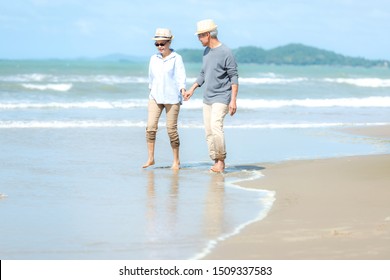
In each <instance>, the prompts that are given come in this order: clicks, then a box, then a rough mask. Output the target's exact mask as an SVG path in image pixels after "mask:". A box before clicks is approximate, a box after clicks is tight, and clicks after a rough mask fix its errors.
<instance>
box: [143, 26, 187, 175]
mask: <svg viewBox="0 0 390 280" xmlns="http://www.w3.org/2000/svg"><path fill="white" fill-rule="evenodd" d="M152 39H153V40H154V41H155V46H156V47H157V50H158V53H156V54H154V55H152V56H151V58H150V62H149V91H150V92H149V104H148V123H147V127H146V142H147V147H148V160H147V161H146V163H145V164H144V165H143V168H146V167H149V166H151V165H153V164H154V163H155V161H154V149H155V142H156V133H157V129H158V121H159V119H160V116H161V113H162V111H163V110H164V109H165V112H166V127H167V132H168V136H169V139H170V143H171V147H172V151H173V163H172V169H179V168H180V158H179V146H180V140H179V134H178V131H177V119H178V116H179V111H180V105H181V103H182V94H184V93H185V87H186V72H185V68H184V63H183V59H182V57H181V56H180V55H179V54H178V53H176V52H175V51H174V50H173V49H171V48H170V46H171V42H172V39H173V36H172V33H171V31H170V30H169V29H167V28H157V29H156V33H155V35H154V37H153V38H152Z"/></svg>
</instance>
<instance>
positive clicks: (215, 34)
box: [210, 28, 218, 38]
mask: <svg viewBox="0 0 390 280" xmlns="http://www.w3.org/2000/svg"><path fill="white" fill-rule="evenodd" d="M217 36H218V29H217V28H215V29H214V30H211V31H210V37H212V38H217Z"/></svg>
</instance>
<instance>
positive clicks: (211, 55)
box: [196, 44, 238, 105]
mask: <svg viewBox="0 0 390 280" xmlns="http://www.w3.org/2000/svg"><path fill="white" fill-rule="evenodd" d="M196 83H197V84H198V85H199V86H203V102H204V103H205V104H209V105H210V104H213V103H223V104H226V105H229V103H230V100H231V96H232V84H237V85H238V71H237V63H236V60H235V58H234V56H233V53H232V51H231V50H230V49H229V48H228V47H226V46H225V45H223V44H222V45H220V46H219V47H217V48H213V49H212V48H209V47H207V48H206V49H205V50H204V53H203V66H202V70H201V71H200V75H199V77H198V78H197V80H196Z"/></svg>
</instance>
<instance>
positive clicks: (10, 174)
mask: <svg viewBox="0 0 390 280" xmlns="http://www.w3.org/2000/svg"><path fill="white" fill-rule="evenodd" d="M200 66H201V65H200V64H186V70H187V76H188V79H187V81H188V85H191V84H192V82H193V81H195V78H196V76H197V73H198V71H199V69H200ZM239 73H240V90H239V100H238V112H237V114H236V115H235V116H234V117H230V116H228V117H227V118H226V122H225V128H226V130H225V132H226V141H227V149H228V158H227V169H226V172H225V173H224V174H211V173H210V172H209V171H208V169H209V167H210V165H211V162H210V160H209V158H208V155H207V147H206V143H205V139H204V132H203V125H202V111H201V109H202V92H201V89H198V91H197V92H196V93H195V95H194V96H193V97H192V99H191V100H190V101H188V102H184V103H183V105H182V107H181V112H180V119H179V133H180V137H181V163H182V167H183V168H182V169H181V170H179V171H178V172H175V171H172V170H171V169H170V168H169V166H170V164H171V161H172V155H171V148H170V146H169V140H168V137H167V135H166V129H165V124H164V122H165V117H164V115H163V116H162V118H161V123H160V130H159V132H158V136H157V137H158V140H157V145H156V166H155V167H153V168H150V169H147V170H143V169H142V168H141V166H142V164H143V163H144V162H145V161H146V156H147V151H146V143H145V125H146V116H147V96H148V85H147V62H145V63H129V62H108V61H87V60H85V61H84V60H80V61H64V60H51V61H0V135H1V136H0V167H1V168H0V220H1V226H0V228H1V230H0V258H1V259H191V258H200V257H202V256H204V255H205V254H207V253H208V252H209V251H210V250H212V248H213V246H215V244H216V243H217V242H219V241H220V240H223V239H225V238H227V237H229V236H230V235H233V234H236V233H238V232H239V231H240V229H242V228H243V227H244V226H245V225H247V224H249V223H251V222H253V221H257V220H261V219H262V218H264V217H265V216H266V215H267V212H268V211H269V209H270V208H271V207H272V203H273V201H274V199H275V194H274V193H273V192H271V191H269V190H249V189H244V188H241V187H239V182H240V181H243V180H253V179H255V178H259V177H261V176H262V174H261V171H262V169H263V167H261V163H262V162H277V161H283V160H290V159H307V158H323V157H334V156H348V155H360V154H379V153H388V152H389V151H390V145H389V144H390V143H389V141H385V140H381V139H376V138H374V137H366V136H356V135H351V134H347V133H344V132H343V130H342V128H345V127H351V126H362V125H363V126H383V125H389V124H390V70H389V69H386V68H370V69H366V68H349V67H324V66H306V67H298V66H259V65H239ZM259 163H260V164H259Z"/></svg>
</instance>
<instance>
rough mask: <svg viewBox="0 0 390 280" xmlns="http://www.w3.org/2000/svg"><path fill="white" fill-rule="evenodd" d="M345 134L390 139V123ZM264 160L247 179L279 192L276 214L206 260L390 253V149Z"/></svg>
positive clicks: (368, 257)
mask: <svg viewBox="0 0 390 280" xmlns="http://www.w3.org/2000/svg"><path fill="white" fill-rule="evenodd" d="M346 132H348V133H354V134H358V135H367V136H369V137H380V138H383V139H385V141H387V139H389V138H390V127H388V126H380V127H370V128H367V127H359V128H352V129H348V130H347V131H346ZM259 166H261V167H262V168H264V169H263V170H262V173H263V175H264V177H262V178H260V179H257V180H254V181H249V182H243V183H241V185H242V186H244V187H248V188H261V189H266V190H272V191H275V198H276V199H275V202H274V204H273V206H272V208H271V210H270V212H269V213H268V215H267V217H266V218H265V219H263V220H261V221H259V222H256V223H254V224H251V225H249V226H247V227H246V228H244V229H243V230H242V232H241V233H240V234H238V235H235V236H233V237H231V238H229V239H227V240H225V241H222V242H220V243H219V244H218V245H217V246H216V248H214V250H213V251H212V253H210V254H209V255H207V256H206V258H205V259H252V260H253V259H265V260H344V259H349V260H389V259H390V245H389V244H390V172H389V171H390V155H389V154H384V155H367V156H352V157H341V158H330V159H316V160H298V161H287V162H282V163H276V164H275V163H273V164H266V163H264V164H262V163H260V164H259Z"/></svg>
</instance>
